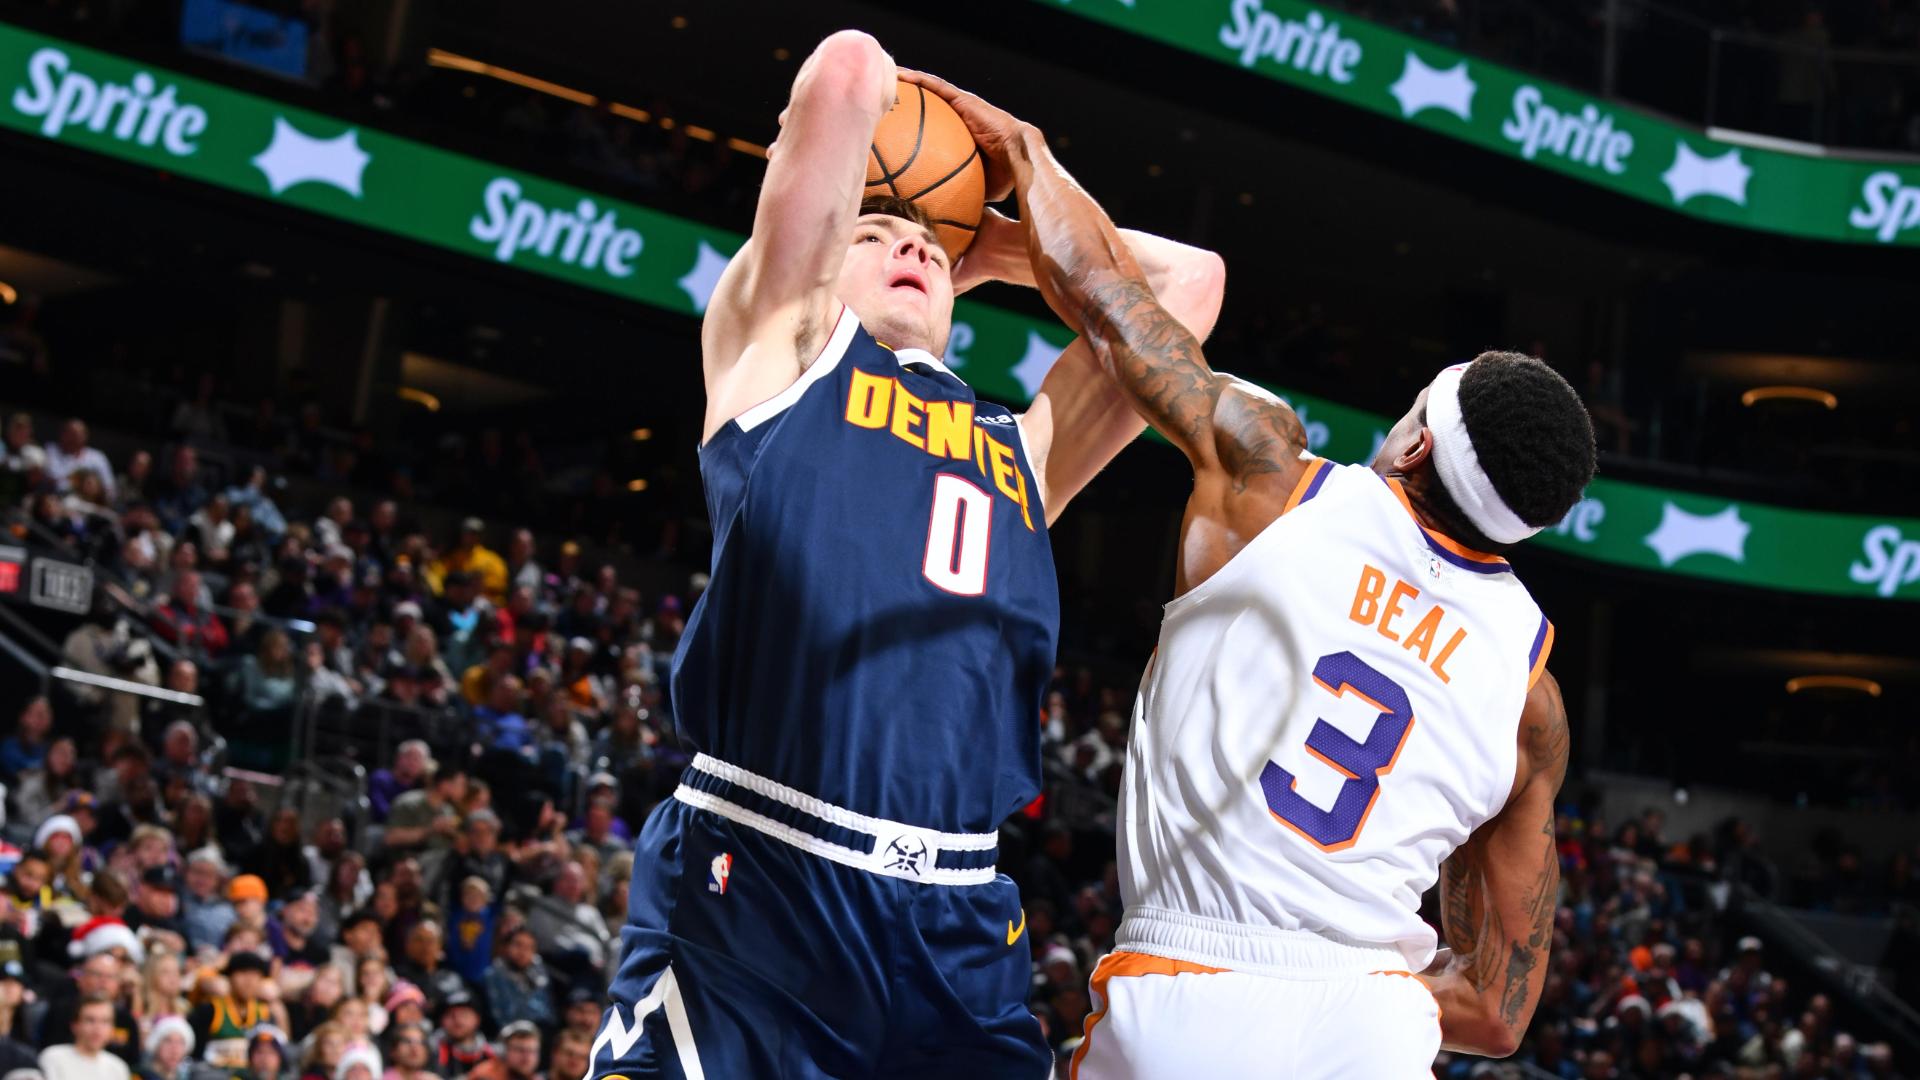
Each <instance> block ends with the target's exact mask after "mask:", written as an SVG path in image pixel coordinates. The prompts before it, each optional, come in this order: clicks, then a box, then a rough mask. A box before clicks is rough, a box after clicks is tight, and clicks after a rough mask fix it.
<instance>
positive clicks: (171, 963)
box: [133, 943, 193, 1050]
mask: <svg viewBox="0 0 1920 1080" xmlns="http://www.w3.org/2000/svg"><path fill="white" fill-rule="evenodd" d="M180 959H181V953H180V952H178V951H176V950H175V949H173V948H172V947H170V946H168V945H163V944H158V943H156V944H154V945H152V946H150V947H149V948H148V949H147V962H146V963H145V964H143V965H141V969H140V985H139V986H138V988H136V989H135V991H134V998H133V1015H134V1019H135V1020H137V1021H138V1022H139V1024H140V1030H141V1032H142V1033H143V1036H145V1037H151V1036H152V1034H153V1028H154V1025H155V1024H156V1023H158V1022H159V1021H160V1020H161V1019H163V1018H165V1017H169V1016H174V1017H182V1018H184V1017H185V1016H186V1015H187V1013H188V1012H190V1011H191V1010H192V1008H193V1004H192V1003H191V1002H189V1001H188V1000H187V996H186V993H185V989H184V987H185V978H186V973H185V971H183V970H182V969H181V964H180ZM188 1033H189V1034H191V1033H192V1029H191V1028H189V1029H188ZM189 1050H191V1047H189Z"/></svg>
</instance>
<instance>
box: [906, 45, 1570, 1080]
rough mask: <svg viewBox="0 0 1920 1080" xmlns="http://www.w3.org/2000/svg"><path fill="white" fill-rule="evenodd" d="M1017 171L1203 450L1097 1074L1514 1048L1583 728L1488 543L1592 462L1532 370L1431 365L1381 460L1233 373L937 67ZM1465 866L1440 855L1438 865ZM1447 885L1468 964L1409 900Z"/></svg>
mask: <svg viewBox="0 0 1920 1080" xmlns="http://www.w3.org/2000/svg"><path fill="white" fill-rule="evenodd" d="M908 77H909V78H913V79H915V80H917V81H920V82H922V83H923V84H924V85H926V86H927V87H928V88H929V89H933V90H936V91H937V92H939V93H941V94H942V95H943V96H945V97H947V98H948V99H949V100H950V101H951V102H952V103H953V104H954V106H955V108H956V109H957V110H958V111H959V113H960V115H961V116H962V117H963V118H965V119H966V120H967V122H968V124H969V126H970V127H971V128H973V130H974V134H975V137H976V139H977V140H978V141H979V142H980V144H981V148H982V150H983V151H985V152H987V153H989V154H990V155H995V156H998V157H1000V158H1003V159H1004V160H1006V161H1007V162H1008V164H1009V167H1010V168H1011V169H1012V172H1013V175H1014V178H1015V191H1016V193H1017V194H1018V196H1019V199H1020V208H1021V218H1022V220H1023V221H1024V222H1025V223H1026V225H1027V228H1028V230H1029V234H1030V236H1029V250H1030V252H1031V255H1032V258H1033V262H1034V265H1035V267H1036V270H1037V271H1038V273H1039V276H1040V286H1041V289H1042V291H1043V292H1044V293H1045V294H1046V297H1047V300H1048V302H1049V303H1050V304H1051V305H1052V306H1053V308H1054V310H1055V311H1056V312H1058V313H1059V315H1060V316H1061V317H1062V318H1063V319H1064V320H1065V321H1066V322H1067V323H1068V324H1070V325H1072V326H1073V327H1074V328H1075V329H1077V330H1080V331H1081V332H1082V333H1083V334H1084V335H1085V340H1087V341H1088V342H1090V343H1091V344H1092V346H1093V349H1094V353H1095V355H1096V356H1097V357H1098V358H1099V359H1100V361H1101V362H1102V363H1103V364H1104V365H1105V366H1106V368H1107V370H1108V371H1109V373H1110V374H1111V375H1112V376H1113V378H1114V379H1115V380H1116V382H1117V384H1118V385H1119V386H1120V388H1121V389H1122V391H1123V392H1124V393H1126V394H1127V395H1128V396H1129V398H1130V399H1131V401H1132V403H1133V405H1134V407H1135V408H1136V409H1137V410H1138V411H1139V412H1140V413H1141V415H1142V416H1144V417H1145V418H1146V419H1147V421H1148V422H1149V423H1151V424H1152V425H1153V426H1154V427H1155V428H1157V429H1158V430H1159V431H1160V432H1161V433H1162V434H1163V435H1165V436H1166V437H1167V438H1168V439H1169V440H1170V441H1171V442H1173V444H1174V445H1175V446H1178V447H1179V448H1180V449H1181V450H1182V451H1183V452H1184V453H1185V454H1186V455H1187V457H1188V459H1189V460H1190V461H1191V462H1192V464H1193V472H1194V489H1193V494H1192V496H1191V497H1190V498H1189V500H1188V502H1187V509H1186V516H1185V519H1184V521H1183V522H1182V525H1181V538H1180V540H1181V542H1180V553H1179V567H1178V572H1177V574H1176V580H1175V584H1176V589H1177V594H1178V595H1177V597H1176V598H1175V599H1174V600H1173V601H1172V602H1171V603H1169V604H1168V605H1167V606H1166V614H1165V619H1164V623H1163V626H1162V629H1161V635H1160V644H1159V648H1158V649H1157V650H1156V653H1155V655H1154V657H1153V659H1152V661H1151V662H1150V664H1149V667H1148V670H1147V674H1146V676H1145V679H1144V681H1143V684H1142V686H1141V690H1140V697H1139V700H1138V702H1137V704H1136V706H1135V712H1134V721H1133V730H1132V736H1131V739H1130V742H1129V746H1128V759H1127V771H1126V779H1125V781H1124V785H1123V791H1122V796H1121V809H1120V829H1119V831H1120V837H1119V840H1120V855H1119V857H1120V884H1121V892H1122V896H1123V898H1124V900H1125V902H1126V914H1125V917H1124V919H1123V921H1122V923H1121V926H1120V928H1119V931H1118V933H1117V935H1116V939H1117V944H1116V948H1115V951H1114V952H1113V953H1112V954H1110V955H1108V956H1107V957H1106V958H1105V959H1104V960H1102V961H1101V963H1100V964H1099V966H1098V967H1097V968H1096V969H1095V971H1094V974H1093V979H1092V989H1093V995H1094V1005H1095V1012H1094V1013H1093V1014H1091V1015H1090V1016H1089V1017H1088V1020H1087V1035H1086V1039H1085V1041H1084V1042H1083V1044H1082V1046H1081V1047H1080V1049H1079V1051H1078V1053H1077V1054H1076V1057H1075V1062H1074V1070H1075V1075H1076V1076H1078V1077H1083V1078H1090V1077H1098V1078H1103V1080H1104V1078H1110V1077H1142V1078H1147V1077H1151V1078H1165V1077H1187V1076H1207V1077H1239V1076H1270V1077H1297V1078H1308V1077H1311V1078H1323V1077H1324V1078H1335V1077H1338V1078H1352V1077H1394V1076H1412V1075H1427V1074H1428V1071H1429V1070H1430V1068H1431V1066H1432V1062H1433V1058H1434V1055H1435V1053H1436V1052H1437V1051H1438V1050H1439V1049H1440V1048H1441V1046H1442V1045H1445V1046H1447V1047H1449V1048H1453V1049H1457V1050H1462V1051H1468V1052H1472V1053H1479V1054H1486V1055H1490V1056H1504V1055H1507V1054H1510V1053H1512V1052H1513V1051H1514V1049H1515V1048H1516V1046H1517V1045H1518V1041H1519V1039H1520V1036H1521V1034H1522V1033H1523V1032H1524V1031H1525V1029H1526V1025H1527V1022H1528V1020H1529V1019H1530V1017H1531V1016H1532V1013H1533V1009H1534V1005H1535V1002H1536V1001H1537V1000H1538V997H1539V993H1540V988H1541V985H1542V984H1543V982H1544V980H1545V975H1546V966H1545V961H1546V953H1547V947H1548V943H1549V941H1550V939H1551V932H1552V920H1553V913H1554V907H1555V895H1556V891H1557V887H1558V877H1559V863H1558V859H1557V856H1556V852H1555V848H1554V838H1553V799H1554V795H1555V793H1556V792H1557V791H1558V789H1559V786H1560V781H1561V779H1562V776H1563V775H1564V773H1565V770H1566V764H1567V747H1568V736H1567V720H1566V714H1565V710H1564V708H1563V707H1562V704H1561V699H1560V693H1559V690H1558V688H1557V686H1556V684H1555V682H1554V680H1553V678H1552V677H1551V676H1549V675H1547V674H1546V672H1545V664H1546V659H1547V654H1548V651H1549V649H1550V648H1551V645H1552V640H1553V628H1552V626H1551V624H1549V623H1548V622H1547V620H1546V619H1545V618H1544V617H1543V616H1542V615H1541V613H1540V609H1539V607H1538V606H1537V605H1536V604H1535V603H1534V601H1533V599H1532V597H1530V596H1529V595H1528V593H1527V590H1526V588H1525V587H1524V586H1522V585H1521V584H1520V582H1519V581H1518V579H1516V578H1515V577H1514V575H1513V572H1512V570H1511V568H1510V567H1509V566H1508V565H1507V563H1506V561H1505V560H1504V559H1502V558H1501V557H1500V556H1499V555H1498V554H1497V553H1498V552H1499V551H1500V550H1501V549H1503V548H1504V547H1506V546H1509V545H1512V544H1515V543H1518V542H1519V541H1521V540H1524V539H1526V538H1527V537H1528V536H1531V535H1533V533H1535V532H1536V531H1538V530H1539V528H1540V527H1541V526H1544V525H1547V524H1550V523H1552V522H1554V521H1556V520H1558V519H1559V518H1560V517H1561V516H1562V515H1564V514H1565V513H1566V511H1567V510H1568V509H1569V508H1570V507H1571V506H1572V505H1573V504H1574V503H1575V502H1576V501H1577V500H1578V499H1579V497H1580V493H1581V490H1582V489H1583V488H1584V487H1585V486H1586V483H1587V481H1588V480H1589V479H1590V478H1591V477H1592V475H1593V470H1594V450H1593V432H1592V426H1591V423H1590V421H1589V420H1588V417H1587V414H1586V410H1585V408H1584V407H1583V406H1582V405H1581V403H1580V401H1579V398H1578V397H1577V396H1576V395H1575V394H1574V392H1573V390H1572V388H1571V387H1569V386H1568V385H1567V383H1566V381H1565V380H1563V379H1561V378H1560V377H1559V376H1558V375H1556V374H1555V373H1554V372H1553V371H1552V370H1551V369H1550V368H1548V367H1547V366H1546V365H1544V364H1542V363H1541V362H1540V361H1538V360H1535V359H1532V358H1530V357H1526V356H1521V355H1518V354H1515V353H1485V354H1482V355H1481V356H1480V357H1478V358H1477V359H1475V360H1474V361H1473V362H1472V363H1470V364H1465V365H1460V366H1458V367H1453V368H1449V369H1447V370H1445V371H1443V372H1441V373H1440V374H1439V375H1438V376H1437V377H1436V378H1435V379H1434V380H1433V382H1432V384H1431V385H1430V386H1428V387H1427V388H1426V389H1425V390H1423V391H1422V392H1421V393H1420V395H1419V396H1418V397H1417V398H1416V399H1415V401H1414V403H1413V407H1412V408H1411V409H1410V410H1409V411H1408V412H1407V414H1406V416H1404V417H1403V418H1402V419H1401V420H1400V421H1399V422H1398V423H1397V424H1396V425H1395V426H1394V428H1393V430H1392V431H1391V432H1389V433H1388V434H1387V436H1386V440H1385V442H1384V444H1383V445H1382V446H1381V449H1380V452H1379V455H1378V456H1377V457H1376V458H1375V460H1374V462H1373V465H1372V467H1371V468H1367V467H1362V466H1340V465H1334V464H1332V463H1330V462H1327V461H1325V460H1321V459H1318V458H1315V457H1313V456H1312V455H1311V454H1309V453H1308V451H1307V449H1306V440H1305V437H1304V434H1303V431H1302V428H1301V424H1300V421H1299V419H1298V418H1297V417H1296V416H1295V415H1294V412H1293V410H1292V409H1291V408H1290V407H1288V405H1287V404H1286V403H1285V402H1283V401H1281V400H1279V399H1278V398H1276V397H1274V396H1273V395H1271V394H1268V393H1266V392H1265V391H1263V390H1261V389H1259V388H1258V387H1255V386H1253V385H1251V384H1248V383H1245V382H1242V381H1240V380H1238V379H1235V378H1233V377H1232V376H1228V375H1223V374H1219V373H1216V372H1214V371H1213V370H1211V369H1210V368H1209V367H1208V366H1207V363H1206V359H1205V357H1203V356H1202V355H1201V350H1200V346H1199V343H1198V341H1196V340H1195V339H1194V337H1193V336H1192V335H1191V334H1189V333H1187V332H1186V331H1185V330H1183V329H1182V328H1181V327H1180V325H1179V323H1178V322H1177V321H1175V320H1174V319H1172V318H1171V317H1169V316H1168V314H1167V313H1166V311H1165V310H1164V309H1163V308H1162V307H1161V306H1160V304H1159V303H1158V301H1157V300H1156V299H1155V298H1154V295H1153V293H1152V292H1151V290H1150V289H1149V288H1148V286H1147V284H1146V282H1145V280H1144V279H1143V278H1142V276H1141V274H1140V271H1139V268H1138V266H1137V265H1136V264H1135V262H1134V260H1133V259H1132V258H1131V257H1130V256H1129V255H1128V254H1127V251H1126V248H1125V247H1124V246H1123V245H1122V244H1120V243H1119V242H1118V241H1117V238H1116V235H1115V233H1114V229H1113V225H1112V223H1111V222H1109V221H1108V219H1107V217H1106V215H1105V214H1104V213H1103V212H1102V211H1101V210H1100V208H1099V207H1098V206H1097V205H1096V204H1095V203H1094V202H1093V200H1092V199H1091V198H1090V197H1088V196H1087V194H1086V193H1085V192H1084V191H1082V190H1081V189H1080V188H1079V187H1078V186H1077V185H1075V184H1074V182H1073V181H1072V179H1071V178H1070V177H1069V176H1067V175H1066V173H1065V172H1064V171H1063V170H1062V169H1061V168H1060V167H1059V165H1058V164H1057V163H1056V162H1054V160H1053V159H1052V157H1051V155H1050V154H1049V152H1048V149H1047V144H1046V142H1045V140H1044V139H1043V138H1041V137H1040V135H1039V134H1038V133H1037V132H1036V131H1035V130H1034V129H1032V128H1031V127H1030V126H1027V125H1023V124H1020V123H1019V122H1017V121H1015V120H1014V119H1013V118H1012V117H1009V116H1007V115H1006V114H1005V113H1003V112H1001V111H1000V110H997V109H994V108H992V107H991V106H988V105H986V104H985V103H984V102H982V101H980V99H979V98H977V97H974V96H972V95H968V94H962V93H960V92H959V91H957V90H955V89H954V88H953V87H951V86H948V85H947V84H945V83H943V82H940V81H939V80H937V79H933V78H931V77H926V76H920V75H917V74H915V75H910V76H908ZM1443 866H1444V869H1443ZM1437 878H1439V879H1442V880H1443V887H1442V897H1443V904H1442V908H1443V916H1444V921H1445V924H1446V930H1447V934H1448V938H1449V940H1450V942H1451V944H1452V949H1451V953H1450V955H1448V954H1445V953H1438V952H1436V949H1435V945H1436V940H1435V935H1434V933H1433V931H1432V930H1431V929H1430V928H1429V927H1428V926H1427V925H1426V924H1425V923H1424V922H1423V921H1422V920H1421V918H1420V916H1419V914H1418V906H1419V902H1420V896H1421V894H1422V893H1423V892H1425V891H1426V889H1427V888H1429V887H1430V886H1432V885H1433V883H1434V882H1435V880H1436V879H1437Z"/></svg>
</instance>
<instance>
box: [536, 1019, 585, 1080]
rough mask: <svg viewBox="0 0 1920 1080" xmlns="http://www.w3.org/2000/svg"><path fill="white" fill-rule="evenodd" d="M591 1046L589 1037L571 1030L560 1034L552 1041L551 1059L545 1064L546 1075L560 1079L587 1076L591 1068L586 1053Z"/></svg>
mask: <svg viewBox="0 0 1920 1080" xmlns="http://www.w3.org/2000/svg"><path fill="white" fill-rule="evenodd" d="M592 1046H593V1039H592V1038H591V1037H590V1036H586V1035H582V1034H580V1033H579V1032H577V1031H572V1030H564V1031H562V1032H560V1034H558V1035H556V1036H554V1039H553V1057H552V1060H550V1061H548V1062H547V1075H548V1076H550V1077H562V1078H564V1077H569V1076H585V1075H587V1071H588V1069H589V1068H591V1065H590V1063H589V1062H588V1060H587V1052H588V1049H589V1048H590V1047H592Z"/></svg>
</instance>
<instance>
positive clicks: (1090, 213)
mask: <svg viewBox="0 0 1920 1080" xmlns="http://www.w3.org/2000/svg"><path fill="white" fill-rule="evenodd" d="M1011 161H1012V166H1013V190H1014V194H1015V195H1016V196H1017V197H1018V198H1019V201H1020V217H1021V220H1023V221H1025V222H1026V223H1027V255H1028V259H1029V262H1030V263H1031V265H1032V267H1033V273H1034V277H1035V282H1034V284H1035V285H1036V286H1037V287H1038V288H1039V289H1040V293H1041V295H1043V296H1045V297H1046V299H1047V303H1048V304H1049V305H1050V306H1051V307H1052V308H1053V309H1054V311H1055V313H1056V314H1058V315H1059V316H1060V318H1061V319H1062V320H1063V321H1064V322H1066V324H1067V325H1068V326H1070V327H1072V328H1073V329H1075V330H1077V331H1079V332H1080V333H1082V334H1089V335H1092V334H1093V333H1095V332H1096V331H1098V330H1099V329H1100V327H1099V326H1098V325H1095V326H1089V325H1088V324H1089V321H1093V322H1095V323H1102V322H1111V321H1112V320H1110V319H1107V318H1103V317H1102V312H1101V311H1100V308H1101V307H1102V306H1103V299H1104V297H1105V296H1106V295H1107V294H1108V293H1109V292H1111V291H1113V290H1114V289H1115V288H1117V287H1123V286H1128V285H1131V286H1134V287H1135V288H1136V289H1146V288H1147V283H1146V278H1145V275H1144V274H1143V273H1142V272H1141V269H1140V264H1139V263H1138V262H1137V261H1135V259H1134V257H1133V253H1132V252H1131V251H1129V250H1128V248H1127V244H1126V242H1125V241H1124V239H1122V237H1121V235H1120V230H1119V229H1116V228H1115V227H1114V225H1113V222H1112V221H1111V220H1109V219H1108V218H1107V215H1106V212H1105V211H1103V210H1101V209H1100V206H1099V204H1098V203H1096V202H1094V200H1093V196H1091V195H1088V194H1087V192H1086V190H1085V189H1083V188H1081V186H1080V185H1079V184H1078V183H1076V182H1075V181H1074V179H1073V177H1072V176H1070V175H1068V173H1067V171H1066V170H1065V169H1064V168H1062V167H1061V166H1060V163H1059V162H1058V161H1056V160H1054V157H1053V152H1052V150H1050V149H1049V148H1048V147H1047V141H1046V138H1045V136H1043V135H1042V134H1041V133H1040V131H1039V129H1037V128H1033V127H1031V126H1029V127H1027V128H1025V129H1024V130H1023V131H1022V132H1021V137H1020V139H1019V142H1018V144H1017V146H1016V148H1015V152H1014V153H1013V154H1012V155H1011Z"/></svg>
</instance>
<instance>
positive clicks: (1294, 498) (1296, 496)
mask: <svg viewBox="0 0 1920 1080" xmlns="http://www.w3.org/2000/svg"><path fill="white" fill-rule="evenodd" d="M1326 467H1327V459H1326V458H1314V459H1313V460H1312V461H1309V462H1307V471H1306V472H1303V473H1301V474H1300V482H1299V483H1297V484H1295V485H1293V494H1291V495H1288V496H1287V505H1285V506H1283V507H1281V508H1280V516H1281V517H1285V516H1286V515H1287V512H1288V511H1290V510H1292V509H1293V508H1294V507H1296V506H1299V505H1300V496H1302V495H1305V494H1306V493H1307V489H1308V488H1310V487H1312V486H1313V478H1314V477H1316V476H1319V475H1320V472H1321V470H1323V469H1325V468H1326Z"/></svg>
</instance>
